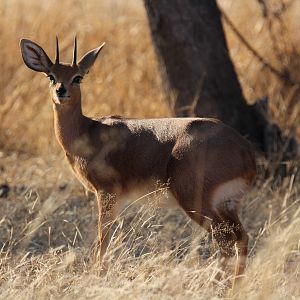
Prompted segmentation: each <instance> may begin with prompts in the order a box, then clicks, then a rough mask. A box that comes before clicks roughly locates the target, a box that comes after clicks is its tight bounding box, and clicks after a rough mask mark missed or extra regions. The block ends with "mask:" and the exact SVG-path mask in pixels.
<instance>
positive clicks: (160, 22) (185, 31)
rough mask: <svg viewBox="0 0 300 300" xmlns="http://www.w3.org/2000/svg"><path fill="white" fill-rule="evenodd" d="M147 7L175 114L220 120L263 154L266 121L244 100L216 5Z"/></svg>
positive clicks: (208, 1) (195, 1) (157, 1)
mask: <svg viewBox="0 0 300 300" xmlns="http://www.w3.org/2000/svg"><path fill="white" fill-rule="evenodd" d="M144 2H145V6H146V10H147V14H148V19H149V24H150V28H151V34H152V39H153V41H154V45H155V49H156V54H157V57H158V60H159V63H160V67H161V71H162V76H163V82H164V84H165V87H166V90H167V99H168V101H169V104H170V106H171V108H172V110H173V112H174V114H175V115H176V116H180V117H187V116H195V115H196V116H198V117H215V118H218V119H220V120H222V121H223V122H224V123H226V124H228V125H230V126H231V127H233V128H235V129H236V130H237V131H239V132H240V133H241V134H242V135H243V136H245V137H246V138H248V139H249V140H250V141H251V142H253V143H254V144H255V145H256V146H258V147H259V148H260V149H261V150H262V151H264V152H265V151H266V149H265V127H266V125H267V121H266V119H265V118H264V116H263V115H262V114H261V113H260V111H259V110H257V109H256V107H255V106H252V105H248V104H247V103H246V101H245V98H244V96H243V93H242V89H241V86H240V84H239V81H238V78H237V74H236V72H235V70H234V67H233V65H232V63H231V60H230V56H229V52H228V48H227V44H226V40H225V35H224V31H223V27H222V23H221V16H220V11H219V9H218V7H217V4H216V1H215V0H185V1H182V0H172V1H168V0H144Z"/></svg>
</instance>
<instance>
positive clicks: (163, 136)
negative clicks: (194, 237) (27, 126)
mask: <svg viewBox="0 0 300 300" xmlns="http://www.w3.org/2000/svg"><path fill="white" fill-rule="evenodd" d="M20 46H21V52H22V56H23V60H24V62H25V64H26V65H27V66H28V67H29V68H30V69H32V70H34V71H37V72H42V73H45V74H46V75H47V77H48V78H49V80H50V94H51V98H52V103H53V111H54V128H55V135H56V138H57V140H58V142H59V144H60V145H61V147H62V149H63V151H64V152H65V154H66V157H67V159H68V161H69V163H70V165H71V167H72V169H73V171H74V173H75V174H76V176H77V177H78V179H79V180H80V181H81V182H82V183H83V185H84V186H85V187H86V188H88V189H89V190H91V191H93V192H94V193H95V195H96V197H97V200H98V206H99V229H98V230H99V241H100V253H101V257H102V256H103V255H104V253H105V251H106V248H107V246H108V243H109V233H108V229H107V228H109V227H107V226H105V224H107V223H108V222H111V221H112V220H113V219H114V218H115V216H116V213H117V209H118V207H119V206H120V202H121V201H120V199H124V196H125V198H126V195H128V194H129V193H132V192H133V190H136V189H138V188H141V187H145V186H147V187H148V188H149V189H150V188H151V186H152V187H153V186H155V185H156V184H157V182H160V183H162V184H163V183H167V186H168V189H169V191H170V193H171V194H172V195H173V196H174V198H175V199H176V202H177V204H178V205H179V206H180V207H181V208H182V209H183V210H184V211H185V212H186V214H187V215H189V216H190V218H191V219H193V220H194V221H195V222H197V223H198V224H199V225H201V226H203V227H204V228H205V229H206V230H208V231H210V232H212V233H213V237H214V238H215V240H216V241H217V243H218V245H219V247H220V252H221V257H222V260H223V263H224V264H226V262H227V261H228V259H229V257H230V256H231V255H232V253H233V251H232V249H233V248H234V247H235V248H236V252H237V258H236V264H235V271H234V276H235V278H236V277H238V276H239V275H241V274H242V273H243V271H244V268H245V263H246V257H247V249H248V236H247V233H246V232H245V230H244V229H243V226H242V224H241V222H240V220H239V217H238V207H239V204H240V202H241V200H242V198H243V195H244V194H245V192H246V191H247V190H248V188H249V187H250V186H251V184H252V183H253V181H254V178H255V176H256V164H255V158H254V152H253V149H252V146H251V145H250V144H249V143H248V142H247V140H246V139H244V138H243V137H242V136H241V135H239V134H238V133H237V132H236V131H235V130H233V129H232V128H230V127H228V126H226V125H225V124H223V123H222V122H220V121H218V120H215V119H206V118H165V119H127V118H123V117H118V116H107V117H102V118H99V119H91V118H88V117H86V116H84V115H83V114H82V108H81V91H80V82H81V80H82V78H83V77H84V76H85V75H86V74H87V73H88V72H89V70H90V68H91V67H92V66H93V64H94V62H95V60H96V58H97V56H98V54H99V53H100V51H101V50H102V48H103V46H104V44H102V45H101V46H100V47H98V48H95V49H93V50H91V51H89V52H87V53H86V54H85V55H84V56H83V57H82V58H81V59H80V60H79V61H78V62H77V58H76V52H77V44H76V39H75V43H74V52H73V61H72V63H71V64H65V63H61V62H60V61H59V49H58V41H57V39H56V59H55V62H54V63H52V61H51V60H50V59H49V57H48V55H47V54H46V52H45V51H44V50H43V49H42V48H41V47H40V46H39V45H37V44H36V43H34V42H32V41H30V40H28V39H22V40H21V42H20Z"/></svg>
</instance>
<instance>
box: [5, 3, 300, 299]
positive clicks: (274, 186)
mask: <svg viewBox="0 0 300 300" xmlns="http://www.w3.org/2000/svg"><path fill="white" fill-rule="evenodd" d="M285 2H286V3H291V5H290V6H288V8H287V9H286V11H285V12H281V11H280V14H279V18H278V17H272V18H271V17H269V18H264V17H263V16H262V14H261V10H260V6H259V5H258V3H257V2H256V1H251V2H250V1H248V2H247V3H246V2H245V1H243V0H235V1H233V0H223V1H219V4H220V6H221V7H222V8H223V9H224V11H225V12H226V14H227V15H228V16H229V17H230V19H231V20H232V22H233V23H234V24H235V25H236V27H237V28H238V30H239V31H240V32H241V33H242V34H243V35H244V36H245V37H246V38H247V40H248V41H249V42H250V44H251V45H252V46H253V47H254V48H255V49H256V50H257V51H258V52H259V53H260V54H261V55H263V57H264V58H265V59H266V60H267V61H268V62H269V63H270V64H272V65H273V66H275V67H276V68H277V69H278V70H280V71H281V72H283V71H285V72H288V73H289V74H290V76H291V78H292V79H293V81H295V82H297V81H298V78H299V75H298V69H299V68H298V64H299V55H298V52H297V45H298V44H299V42H300V34H298V29H297V26H298V25H299V18H297V12H298V11H299V8H300V5H299V4H298V3H297V1H285ZM268 3H269V9H270V12H272V13H274V12H275V13H276V12H278V11H279V9H280V8H281V6H280V3H282V1H281V0H272V1H269V2H268ZM270 24H271V25H270ZM224 26H225V29H226V36H227V39H228V44H229V49H230V53H231V56H232V59H233V61H234V64H235V67H236V70H237V72H238V74H239V78H240V81H241V83H242V87H243V91H244V93H245V95H246V97H247V99H248V101H249V102H254V101H255V99H257V98H259V97H262V96H265V95H267V96H268V97H269V100H270V118H272V119H273V121H276V122H278V123H279V124H280V125H281V127H282V128H283V129H284V130H285V131H286V132H289V133H293V134H295V136H296V137H297V138H299V134H300V126H299V121H300V120H299V107H300V106H299V104H298V102H297V99H298V96H299V87H298V85H297V84H296V83H295V84H286V83H284V82H283V81H282V80H281V79H279V78H278V77H277V76H276V75H274V74H272V73H271V72H270V71H269V69H268V68H267V67H266V66H264V65H262V64H261V63H260V62H259V61H258V60H257V59H256V58H255V57H254V56H253V54H251V52H249V50H248V49H247V48H246V47H245V46H244V44H243V43H241V42H240V40H239V39H238V38H237V37H236V35H235V34H234V33H233V32H232V30H231V29H230V28H229V27H228V26H227V24H226V22H224ZM270 26H271V27H272V28H271V27H270ZM270 28H271V29H270ZM270 30H273V31H274V33H275V37H274V38H272V36H271V34H270ZM55 34H58V36H59V40H60V47H61V57H62V60H63V61H66V62H68V61H70V60H71V49H72V43H73V38H74V36H75V35H77V37H78V42H79V54H83V53H84V52H85V51H87V50H89V49H91V48H93V47H96V46H97V45H99V44H100V43H101V42H103V41H105V42H106V43H107V44H106V46H105V49H104V50H103V52H102V53H101V57H100V58H99V59H98V61H97V63H96V64H95V66H94V68H93V70H92V71H91V72H90V74H89V75H88V76H87V77H86V78H85V79H84V83H83V86H82V89H83V105H84V112H85V114H87V115H90V116H99V115H107V114H122V115H125V116H128V117H159V116H170V111H169V110H168V107H167V105H166V104H165V102H164V95H163V91H162V87H161V82H160V77H159V72H158V66H157V63H156V59H155V55H154V50H153V46H152V43H151V38H150V34H149V29H148V24H147V19H146V13H145V11H144V8H143V3H142V1H137V0H128V1H126V2H125V1H120V0H119V1H117V0H114V1H109V0H103V1H98V0H97V1H96V0H91V1H86V2H81V1H75V0H66V1H38V0H29V1H27V2H24V1H21V0H2V1H1V2H0V39H1V41H0V44H1V47H0V65H1V76H0V132H1V135H0V185H1V184H4V183H6V184H7V185H8V186H9V188H10V191H9V194H8V196H7V197H6V198H5V197H3V198H0V299H20V298H22V299H57V298H62V299H74V298H77V299H87V298H88V299H109V298H111V299H128V298H132V299H187V298H189V299H190V298H192V299H193V298H194V299H213V298H214V299H217V298H218V297H222V296H225V295H227V296H228V297H231V298H233V299H297V298H298V297H300V287H299V277H300V276H299V275H300V269H299V268H300V231H299V228H300V206H299V204H300V196H299V194H300V189H299V182H300V175H299V166H300V164H299V159H298V158H296V159H295V160H294V161H292V162H291V163H290V169H289V176H287V177H286V178H269V179H266V178H263V177H262V176H259V178H258V181H257V185H256V187H255V188H254V190H253V191H252V192H251V193H250V194H249V195H247V197H246V198H245V201H244V204H243V206H242V211H241V215H242V220H243V223H244V225H245V227H246V229H247V231H248V233H249V236H250V243H249V247H250V253H249V263H248V268H247V271H246V274H245V278H244V280H243V282H242V284H241V286H240V288H239V290H238V291H237V292H236V294H234V295H228V294H226V293H227V292H226V286H227V282H228V280H230V278H225V279H224V280H222V281H220V282H216V281H215V280H214V275H215V274H216V273H217V272H218V264H217V259H216V257H217V255H218V248H217V247H215V245H214V243H212V244H211V243H210V242H209V238H207V237H206V235H205V232H203V231H202V230H201V229H199V228H198V227H197V226H196V225H194V224H193V223H192V222H191V221H190V220H188V219H187V218H186V217H185V216H184V215H183V214H182V213H181V212H173V211H168V210H166V209H155V206H153V205H152V204H155V202H156V201H159V200H160V199H161V198H162V197H164V193H163V192H156V193H154V194H151V195H145V198H149V200H150V201H148V204H146V205H145V206H142V208H139V207H134V206H133V207H128V208H126V209H125V211H124V212H123V214H122V215H121V216H120V217H119V219H118V222H116V224H115V225H114V228H115V233H114V238H113V239H112V241H111V245H110V248H109V252H108V254H107V262H108V271H107V273H106V274H103V273H99V262H98V261H97V259H96V258H94V256H93V253H92V249H93V242H94V239H95V237H96V225H97V224H96V220H97V208H96V204H95V202H94V199H93V197H92V196H91V195H87V194H86V193H85V191H84V190H83V188H82V187H81V186H80V184H79V183H78V182H77V181H76V179H75V178H74V176H73V175H72V174H71V172H70V171H69V170H68V168H67V167H66V166H67V164H66V162H65V161H64V159H63V154H62V153H61V152H62V151H60V149H59V147H58V146H57V143H56V141H55V138H54V133H53V125H52V122H53V121H52V109H51V101H50V99H49V95H48V87H47V85H48V82H47V79H46V78H43V76H42V75H41V74H35V73H34V72H31V71H30V70H28V69H27V68H26V67H25V66H24V63H23V61H22V59H21V55H20V50H19V40H20V38H21V37H27V38H30V39H32V40H34V41H36V42H37V43H39V44H40V45H42V46H43V48H44V49H45V50H46V51H47V53H48V54H49V55H50V57H51V58H52V59H53V57H54V49H55V48H54V44H55ZM275 41H276V42H275ZM274 43H275V45H274ZM274 47H277V48H278V49H279V50H278V49H277V50H276V49H275V50H274ZM276 51H277V52H276ZM276 53H277V54H276ZM278 53H281V56H280V55H278ZM279 57H281V59H279ZM139 202H140V199H137V200H136V203H139Z"/></svg>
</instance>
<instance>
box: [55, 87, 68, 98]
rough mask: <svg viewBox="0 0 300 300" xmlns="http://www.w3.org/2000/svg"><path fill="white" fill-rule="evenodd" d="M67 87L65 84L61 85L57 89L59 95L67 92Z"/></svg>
mask: <svg viewBox="0 0 300 300" xmlns="http://www.w3.org/2000/svg"><path fill="white" fill-rule="evenodd" d="M65 92H66V89H65V87H64V86H63V85H61V86H60V87H59V88H58V89H57V90H56V94H57V96H59V97H61V96H63V95H64V94H65Z"/></svg>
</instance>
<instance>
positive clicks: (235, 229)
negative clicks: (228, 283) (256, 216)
mask: <svg viewBox="0 0 300 300" xmlns="http://www.w3.org/2000/svg"><path fill="white" fill-rule="evenodd" d="M218 213H219V215H220V216H221V218H222V220H223V222H224V223H225V224H226V225H227V227H228V228H229V230H230V231H231V232H232V235H231V236H228V238H227V243H228V245H230V246H231V247H233V246H234V247H235V250H236V255H237V257H236V263H235V270H234V277H235V278H234V282H235V281H236V280H238V279H239V278H240V276H241V275H242V274H243V273H244V270H245V267H246V260H247V254H248V235H247V233H246V231H245V230H244V228H243V225H242V223H241V221H240V219H239V217H238V215H237V213H236V211H235V210H231V209H228V208H223V209H221V210H220V209H219V211H218Z"/></svg>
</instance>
